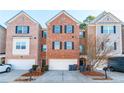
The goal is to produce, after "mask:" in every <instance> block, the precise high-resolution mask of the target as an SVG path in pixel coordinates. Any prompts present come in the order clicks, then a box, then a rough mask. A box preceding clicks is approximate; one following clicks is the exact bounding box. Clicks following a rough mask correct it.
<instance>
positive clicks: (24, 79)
mask: <svg viewBox="0 0 124 93" xmlns="http://www.w3.org/2000/svg"><path fill="white" fill-rule="evenodd" d="M43 74H44V72H43V71H41V70H37V71H33V72H32V73H29V72H27V73H25V74H22V75H21V77H19V78H18V79H16V80H15V82H31V81H33V80H36V78H37V77H39V76H41V75H43ZM30 76H31V77H32V79H31V80H30Z"/></svg>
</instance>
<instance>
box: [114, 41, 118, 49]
mask: <svg viewBox="0 0 124 93" xmlns="http://www.w3.org/2000/svg"><path fill="white" fill-rule="evenodd" d="M116 49H117V45H116V42H114V50H116Z"/></svg>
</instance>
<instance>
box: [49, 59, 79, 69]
mask: <svg viewBox="0 0 124 93" xmlns="http://www.w3.org/2000/svg"><path fill="white" fill-rule="evenodd" d="M77 62H78V60H77V59H50V60H49V70H69V65H73V64H77Z"/></svg>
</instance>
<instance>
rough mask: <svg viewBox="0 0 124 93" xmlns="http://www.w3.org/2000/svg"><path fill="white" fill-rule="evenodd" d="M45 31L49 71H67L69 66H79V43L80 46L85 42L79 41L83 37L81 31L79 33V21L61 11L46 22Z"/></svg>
mask: <svg viewBox="0 0 124 93" xmlns="http://www.w3.org/2000/svg"><path fill="white" fill-rule="evenodd" d="M47 29H48V37H47V64H48V65H49V69H50V70H68V68H69V65H71V64H78V65H79V61H80V42H81V43H82V46H83V43H85V40H84V41H81V40H80V39H79V38H81V36H82V35H83V33H82V32H83V31H81V32H80V29H79V21H77V20H76V19H75V18H73V17H72V16H71V15H70V14H68V13H67V12H66V11H61V12H60V13H58V14H57V15H55V16H54V17H53V18H52V19H50V20H49V21H48V22H47ZM80 33H81V34H82V35H81V36H80V35H79V34H80ZM82 39H83V38H82ZM82 46H81V47H82ZM81 49H83V48H81ZM82 51H83V50H82Z"/></svg>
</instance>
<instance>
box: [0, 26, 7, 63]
mask: <svg viewBox="0 0 124 93" xmlns="http://www.w3.org/2000/svg"><path fill="white" fill-rule="evenodd" d="M5 42H6V29H5V28H4V27H3V26H1V25H0V63H4V61H5V52H6V51H5V50H6V48H5V47H6V43H5Z"/></svg>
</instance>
